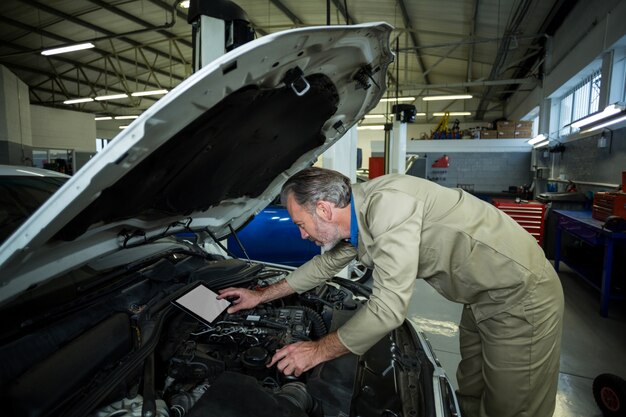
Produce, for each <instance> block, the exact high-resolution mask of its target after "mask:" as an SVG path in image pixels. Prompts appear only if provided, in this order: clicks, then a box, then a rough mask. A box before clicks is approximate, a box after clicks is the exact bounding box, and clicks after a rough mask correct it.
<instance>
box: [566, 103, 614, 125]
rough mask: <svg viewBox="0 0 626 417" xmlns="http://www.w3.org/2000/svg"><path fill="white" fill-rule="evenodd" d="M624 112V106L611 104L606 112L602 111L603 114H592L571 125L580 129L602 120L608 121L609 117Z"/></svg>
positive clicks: (606, 108) (605, 109)
mask: <svg viewBox="0 0 626 417" xmlns="http://www.w3.org/2000/svg"><path fill="white" fill-rule="evenodd" d="M623 110H624V106H622V105H619V104H617V103H615V104H611V105H610V106H606V107H605V108H604V110H602V111H601V112H596V113H593V114H590V115H589V116H587V117H583V118H582V119H580V120H576V121H575V122H573V123H572V124H571V126H572V127H577V128H580V127H581V126H586V125H588V124H591V123H593V122H597V121H598V120H602V119H606V118H607V117H611V116H613V115H614V114H617V113H619V112H621V111H623Z"/></svg>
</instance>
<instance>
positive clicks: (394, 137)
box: [388, 121, 407, 174]
mask: <svg viewBox="0 0 626 417" xmlns="http://www.w3.org/2000/svg"><path fill="white" fill-rule="evenodd" d="M406 125H407V124H406V123H402V122H399V121H395V122H393V130H392V131H391V146H390V149H389V152H390V157H389V165H390V166H389V170H388V172H389V173H390V174H404V172H405V170H406Z"/></svg>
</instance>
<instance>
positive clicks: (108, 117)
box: [94, 116, 113, 120]
mask: <svg viewBox="0 0 626 417" xmlns="http://www.w3.org/2000/svg"><path fill="white" fill-rule="evenodd" d="M94 120H113V118H112V117H111V116H101V117H96V118H94Z"/></svg>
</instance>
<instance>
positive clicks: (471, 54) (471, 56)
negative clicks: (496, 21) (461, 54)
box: [465, 0, 480, 81]
mask: <svg viewBox="0 0 626 417" xmlns="http://www.w3.org/2000/svg"><path fill="white" fill-rule="evenodd" d="M479 2H480V0H474V13H473V14H472V22H471V29H470V35H469V38H470V41H474V40H475V39H474V38H475V37H476V28H477V26H478V23H477V22H478V3H479ZM473 64H474V43H473V42H472V43H471V44H470V47H469V51H468V52H467V71H466V77H465V79H466V81H471V79H472V65H473Z"/></svg>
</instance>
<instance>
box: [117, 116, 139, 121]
mask: <svg viewBox="0 0 626 417" xmlns="http://www.w3.org/2000/svg"><path fill="white" fill-rule="evenodd" d="M138 117H139V116H115V120H132V119H136V118H138Z"/></svg>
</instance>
